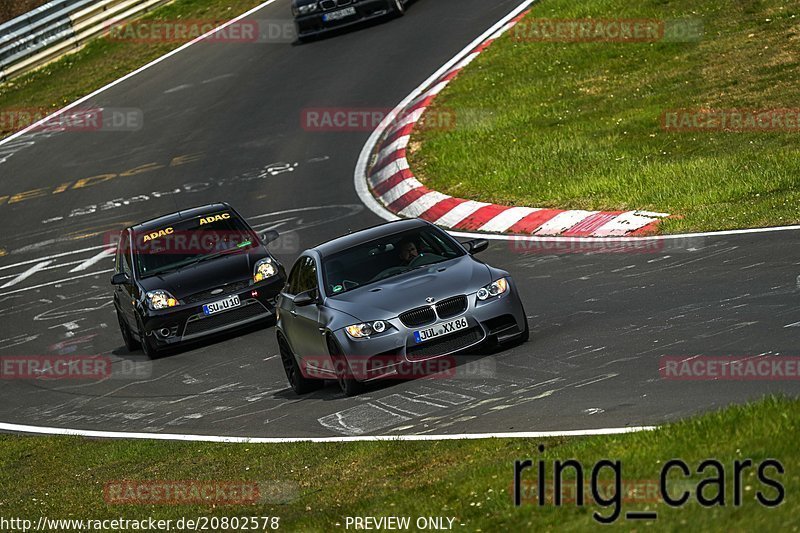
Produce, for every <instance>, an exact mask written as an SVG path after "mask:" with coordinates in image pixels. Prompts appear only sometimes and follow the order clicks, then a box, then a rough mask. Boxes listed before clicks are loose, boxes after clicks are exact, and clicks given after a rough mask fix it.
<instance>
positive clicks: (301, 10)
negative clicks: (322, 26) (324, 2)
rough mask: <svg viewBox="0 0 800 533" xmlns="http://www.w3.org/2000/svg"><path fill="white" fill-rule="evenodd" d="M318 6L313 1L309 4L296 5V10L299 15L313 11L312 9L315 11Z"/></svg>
mask: <svg viewBox="0 0 800 533" xmlns="http://www.w3.org/2000/svg"><path fill="white" fill-rule="evenodd" d="M318 8H319V6H318V5H317V3H316V2H313V3H311V4H305V5H300V6H297V12H298V13H299V14H301V15H308V14H309V13H313V12H314V11H316V10H317V9H318Z"/></svg>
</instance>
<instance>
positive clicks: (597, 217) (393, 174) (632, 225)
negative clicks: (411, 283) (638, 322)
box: [366, 10, 668, 237]
mask: <svg viewBox="0 0 800 533" xmlns="http://www.w3.org/2000/svg"><path fill="white" fill-rule="evenodd" d="M527 13H528V11H527V10H526V11H523V12H522V13H520V14H518V15H516V16H515V17H513V18H511V19H510V20H509V21H507V22H506V23H505V24H503V25H502V26H501V27H500V28H499V29H498V30H496V31H494V32H492V33H490V34H489V35H488V37H486V38H485V39H483V40H482V42H480V43H479V44H478V45H477V46H475V47H473V48H472V49H471V51H469V53H467V55H466V56H465V57H463V58H462V59H460V60H458V61H457V62H456V63H455V64H454V65H452V66H451V67H450V68H448V69H447V70H445V72H444V73H443V74H441V75H439V76H437V77H435V78H434V80H433V81H432V82H430V83H428V84H427V85H426V86H425V87H424V88H423V89H422V90H421V91H418V92H417V93H418V96H413V97H412V99H411V100H410V101H409V102H408V103H406V104H405V105H402V104H401V106H400V107H399V109H396V110H395V111H393V112H392V117H390V120H388V121H384V122H383V123H382V125H381V128H383V129H382V130H381V131H379V133H378V141H377V142H376V143H375V145H374V146H375V147H374V149H373V150H372V158H371V164H370V165H369V167H368V170H367V172H366V175H367V183H368V185H369V189H370V192H371V193H372V195H373V196H374V197H375V198H377V200H378V201H379V202H380V203H381V204H382V205H383V206H384V207H385V208H386V209H388V210H389V211H390V212H392V213H394V214H395V215H398V216H400V217H408V218H414V217H417V218H422V219H424V220H427V221H429V222H432V223H434V224H436V225H438V226H443V227H445V228H450V229H454V230H463V231H478V232H489V233H513V234H524V235H537V236H539V235H540V236H554V235H557V236H564V237H614V236H623V235H647V234H652V233H654V232H655V229H656V225H657V224H658V222H659V220H660V219H662V218H664V217H666V216H668V214H667V213H654V212H650V211H584V210H580V209H574V210H561V209H544V208H537V207H509V206H504V205H497V204H489V203H485V202H476V201H474V200H466V199H464V198H454V197H452V196H448V195H446V194H442V193H440V192H437V191H432V190H430V189H428V188H427V187H425V186H424V185H423V184H422V183H420V182H419V181H418V180H417V179H416V178H415V177H414V173H413V172H412V171H411V169H410V168H409V165H408V160H407V159H406V149H407V147H408V142H409V139H410V136H411V132H412V130H413V129H414V126H415V125H416V123H417V122H418V121H419V120H420V118H421V117H422V114H423V113H424V112H425V109H427V107H428V106H430V105H431V102H433V99H434V98H435V97H436V95H437V94H439V92H441V91H442V89H444V88H445V87H446V86H447V84H448V83H450V81H452V80H453V79H454V78H455V77H456V76H458V74H459V73H460V72H461V70H462V69H463V68H464V67H466V66H467V65H469V64H470V63H471V62H472V60H474V59H475V58H476V57H477V56H478V55H479V54H480V53H481V52H483V51H484V50H485V49H486V48H488V47H489V46H490V45H491V44H492V43H493V42H494V41H495V40H496V39H497V38H498V37H500V36H501V35H503V34H504V33H505V32H507V31H508V30H509V29H511V28H513V27H514V26H515V25H516V24H517V23H518V22H519V21H520V20H521V19H522V18H523V17H524V16H525V15H526V14H527Z"/></svg>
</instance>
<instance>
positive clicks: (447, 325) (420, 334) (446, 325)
mask: <svg viewBox="0 0 800 533" xmlns="http://www.w3.org/2000/svg"><path fill="white" fill-rule="evenodd" d="M468 327H469V324H468V323H467V319H466V318H465V317H463V316H462V317H461V318H457V319H455V320H451V321H450V322H442V323H441V324H434V325H433V326H431V327H429V328H425V329H421V330H419V331H415V332H414V340H416V341H417V342H425V341H427V340H430V339H433V338H435V337H441V336H442V335H447V334H449V333H453V332H455V331H459V330H461V329H467V328H468Z"/></svg>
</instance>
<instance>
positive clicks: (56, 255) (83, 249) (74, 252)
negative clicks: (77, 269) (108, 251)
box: [0, 244, 108, 270]
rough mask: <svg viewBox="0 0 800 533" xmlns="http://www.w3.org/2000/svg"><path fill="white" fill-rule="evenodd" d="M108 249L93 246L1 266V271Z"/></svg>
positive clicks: (102, 245) (105, 246)
mask: <svg viewBox="0 0 800 533" xmlns="http://www.w3.org/2000/svg"><path fill="white" fill-rule="evenodd" d="M107 247H108V245H107V244H101V245H99V246H91V247H89V248H81V249H80V250H73V251H71V252H64V253H61V254H54V255H48V256H45V257H40V258H38V259H31V260H29V261H21V262H19V263H14V264H12V265H5V266H0V270H5V269H7V268H14V267H18V266H22V265H30V264H31V263H37V262H39V261H47V260H48V259H56V258H58V257H64V256H66V255H73V254H79V253H81V252H91V251H92V250H99V249H100V248H107Z"/></svg>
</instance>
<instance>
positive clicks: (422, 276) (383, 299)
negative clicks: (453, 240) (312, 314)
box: [325, 255, 492, 320]
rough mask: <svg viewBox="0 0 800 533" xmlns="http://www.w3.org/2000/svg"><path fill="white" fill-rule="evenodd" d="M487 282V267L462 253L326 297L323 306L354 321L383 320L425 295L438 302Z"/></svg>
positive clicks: (420, 302)
mask: <svg viewBox="0 0 800 533" xmlns="http://www.w3.org/2000/svg"><path fill="white" fill-rule="evenodd" d="M491 282H492V279H491V273H490V271H489V268H488V267H487V266H486V265H484V264H483V263H480V262H478V261H476V260H475V259H473V258H472V256H469V255H465V256H462V257H459V258H457V259H451V260H450V261H444V262H442V263H437V264H435V265H428V266H425V267H423V268H420V269H419V270H413V271H411V272H408V273H405V274H401V275H399V276H395V277H391V278H387V279H385V280H381V281H378V282H375V283H371V284H369V285H365V286H364V287H359V288H357V289H353V290H351V291H348V292H346V293H344V294H338V295H336V296H332V297H329V298H328V299H327V300H326V302H325V305H327V306H328V307H331V308H333V309H336V310H337V311H341V312H343V313H347V314H349V315H352V316H354V317H356V319H358V320H387V319H390V318H394V317H396V316H397V315H399V314H400V313H402V312H404V311H408V310H409V309H413V308H415V307H420V306H423V305H427V304H428V302H427V301H426V299H427V298H433V299H434V302H439V301H441V300H444V299H445V298H449V297H451V296H458V295H461V294H470V293H473V292H475V291H477V290H478V289H480V288H481V287H483V286H484V285H488V284H489V283H491Z"/></svg>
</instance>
